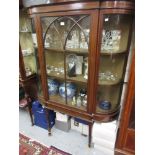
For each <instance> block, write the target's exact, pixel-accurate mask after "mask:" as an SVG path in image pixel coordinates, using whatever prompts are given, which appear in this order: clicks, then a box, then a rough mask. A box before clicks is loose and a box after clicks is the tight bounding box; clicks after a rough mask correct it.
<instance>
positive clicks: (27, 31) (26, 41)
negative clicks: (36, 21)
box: [19, 8, 37, 100]
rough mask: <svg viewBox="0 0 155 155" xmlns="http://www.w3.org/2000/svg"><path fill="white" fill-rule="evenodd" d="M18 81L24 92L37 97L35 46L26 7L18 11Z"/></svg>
mask: <svg viewBox="0 0 155 155" xmlns="http://www.w3.org/2000/svg"><path fill="white" fill-rule="evenodd" d="M19 22H20V23H19V42H20V43H19V44H20V45H19V69H20V73H19V81H20V83H21V84H22V85H23V87H24V89H25V92H26V94H27V95H28V96H29V97H30V98H31V99H32V100H35V99H36V98H37V93H36V92H37V87H36V75H37V74H36V72H37V70H36V54H35V53H36V50H37V49H36V48H35V47H36V46H34V41H33V40H34V39H33V38H34V35H33V30H35V29H33V28H32V23H31V22H32V21H31V19H30V18H29V17H28V14H27V10H26V9H23V8H22V9H20V12H19Z"/></svg>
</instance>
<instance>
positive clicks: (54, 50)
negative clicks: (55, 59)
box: [44, 47, 64, 53]
mask: <svg viewBox="0 0 155 155" xmlns="http://www.w3.org/2000/svg"><path fill="white" fill-rule="evenodd" d="M44 49H45V50H47V51H51V52H60V53H63V52H64V50H62V49H54V48H49V47H45V48H44Z"/></svg>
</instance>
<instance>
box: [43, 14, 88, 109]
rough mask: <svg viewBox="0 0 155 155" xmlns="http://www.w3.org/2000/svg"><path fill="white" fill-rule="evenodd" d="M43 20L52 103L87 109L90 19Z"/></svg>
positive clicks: (75, 17)
mask: <svg viewBox="0 0 155 155" xmlns="http://www.w3.org/2000/svg"><path fill="white" fill-rule="evenodd" d="M41 21H42V29H43V40H44V51H45V60H46V68H47V75H48V87H49V96H50V100H51V101H53V102H57V103H62V104H68V105H69V106H73V107H77V108H80V109H84V110H86V105H87V94H86V93H87V89H86V88H87V79H88V51H89V50H88V49H89V46H88V44H89V31H90V27H89V25H90V17H89V16H88V15H80V16H64V17H43V18H42V19H41ZM77 100H79V102H78V104H77ZM80 101H81V105H80Z"/></svg>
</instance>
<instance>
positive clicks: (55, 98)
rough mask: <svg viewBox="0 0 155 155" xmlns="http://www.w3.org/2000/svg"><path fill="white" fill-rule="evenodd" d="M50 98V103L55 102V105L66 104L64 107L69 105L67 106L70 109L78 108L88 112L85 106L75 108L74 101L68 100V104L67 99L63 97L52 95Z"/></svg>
mask: <svg viewBox="0 0 155 155" xmlns="http://www.w3.org/2000/svg"><path fill="white" fill-rule="evenodd" d="M49 98H50V101H53V102H55V103H58V104H59V103H60V104H64V105H67V106H70V107H73V108H77V109H80V110H84V111H86V107H84V106H80V107H77V106H76V105H75V106H73V105H72V99H67V104H66V100H65V98H63V97H61V96H60V95H59V94H56V95H50V96H49Z"/></svg>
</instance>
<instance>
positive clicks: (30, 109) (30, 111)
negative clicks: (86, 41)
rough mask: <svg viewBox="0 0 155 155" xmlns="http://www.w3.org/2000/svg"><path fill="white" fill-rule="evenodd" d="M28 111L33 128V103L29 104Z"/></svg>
mask: <svg viewBox="0 0 155 155" xmlns="http://www.w3.org/2000/svg"><path fill="white" fill-rule="evenodd" d="M28 111H29V115H30V119H31V124H32V126H33V125H34V120H33V116H32V104H31V103H29V104H28Z"/></svg>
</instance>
